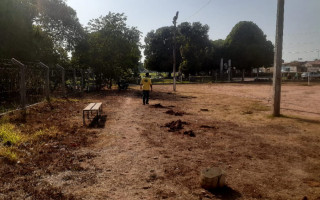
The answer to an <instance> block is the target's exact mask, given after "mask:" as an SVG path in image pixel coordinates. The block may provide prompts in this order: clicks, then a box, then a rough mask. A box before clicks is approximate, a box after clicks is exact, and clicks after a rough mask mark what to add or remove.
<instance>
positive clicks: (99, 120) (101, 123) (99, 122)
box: [89, 115, 107, 128]
mask: <svg viewBox="0 0 320 200" xmlns="http://www.w3.org/2000/svg"><path fill="white" fill-rule="evenodd" d="M106 121H107V115H101V116H95V117H94V118H93V119H92V121H91V122H90V124H89V128H104V127H105V125H106Z"/></svg>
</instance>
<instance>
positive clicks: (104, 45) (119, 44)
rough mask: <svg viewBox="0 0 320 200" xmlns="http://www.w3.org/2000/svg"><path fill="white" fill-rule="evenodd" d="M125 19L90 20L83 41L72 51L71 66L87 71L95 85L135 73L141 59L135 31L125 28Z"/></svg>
mask: <svg viewBox="0 0 320 200" xmlns="http://www.w3.org/2000/svg"><path fill="white" fill-rule="evenodd" d="M126 20H127V18H126V16H124V14H123V13H122V14H119V13H111V12H109V14H108V15H106V16H105V17H100V18H97V19H93V20H91V21H90V22H89V24H88V27H87V37H86V39H85V40H83V41H82V42H81V43H79V45H78V46H77V47H76V51H75V53H74V54H73V60H74V62H76V63H78V64H79V65H81V66H83V67H85V68H88V67H90V68H91V69H92V70H93V72H94V74H95V76H96V82H97V85H100V86H102V85H104V84H105V83H106V81H107V80H109V81H111V80H112V79H114V80H118V79H119V78H121V77H124V76H129V75H132V74H133V73H135V72H137V69H138V65H139V60H140V58H141V53H140V50H139V47H140V34H141V32H140V31H139V30H137V28H135V27H129V26H127V24H126Z"/></svg>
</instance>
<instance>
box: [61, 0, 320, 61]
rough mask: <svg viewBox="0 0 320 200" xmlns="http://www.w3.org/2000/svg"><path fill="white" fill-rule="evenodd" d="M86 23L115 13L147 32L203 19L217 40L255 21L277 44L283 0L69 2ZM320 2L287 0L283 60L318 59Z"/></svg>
mask: <svg viewBox="0 0 320 200" xmlns="http://www.w3.org/2000/svg"><path fill="white" fill-rule="evenodd" d="M67 4H68V5H69V6H71V7H72V8H73V9H75V10H76V11H77V14H78V18H79V20H80V22H81V24H83V25H87V23H88V22H89V20H90V19H95V18H98V17H100V16H105V15H107V14H108V12H109V11H111V12H117V13H125V15H126V16H127V17H128V20H127V24H128V25H129V26H135V27H137V28H138V29H139V30H140V31H141V32H142V33H143V34H142V38H141V42H142V43H144V42H143V41H144V36H145V35H146V34H147V33H148V32H150V31H151V30H156V29H158V28H160V27H162V26H170V25H172V19H173V16H174V15H175V13H176V11H179V18H178V21H177V23H178V24H180V23H181V22H185V21H188V22H198V21H199V22H201V23H202V24H207V25H209V27H210V30H209V37H210V39H211V40H217V39H225V38H226V37H227V35H228V34H229V33H230V31H231V29H232V28H233V26H234V25H235V24H236V23H238V22H239V21H253V22H254V23H256V24H257V25H258V26H259V27H260V28H261V29H262V31H263V32H264V33H265V34H266V35H267V38H268V40H271V41H272V42H273V43H274V40H275V29H276V11H277V0H67ZM319 10H320V0H286V1H285V22H284V49H283V59H284V60H285V61H286V62H288V61H293V60H298V58H301V59H302V60H304V61H306V60H314V59H316V58H318V59H319V57H318V51H319V50H320V12H319Z"/></svg>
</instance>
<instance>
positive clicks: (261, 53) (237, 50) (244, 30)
mask: <svg viewBox="0 0 320 200" xmlns="http://www.w3.org/2000/svg"><path fill="white" fill-rule="evenodd" d="M225 46H226V50H227V55H228V56H229V58H231V60H232V63H233V66H236V67H237V68H238V69H241V70H243V72H244V71H245V70H251V69H253V68H258V67H262V66H265V67H268V66H271V65H272V63H273V53H274V52H273V45H272V43H271V42H270V41H267V39H266V35H265V34H264V33H263V31H262V30H261V29H260V28H259V27H258V26H257V25H256V24H255V23H253V22H248V21H241V22H239V23H238V24H236V25H235V26H234V27H233V29H232V30H231V32H230V34H229V35H228V36H227V38H226V40H225Z"/></svg>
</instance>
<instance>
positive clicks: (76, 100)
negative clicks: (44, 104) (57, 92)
mask: <svg viewBox="0 0 320 200" xmlns="http://www.w3.org/2000/svg"><path fill="white" fill-rule="evenodd" d="M50 101H51V102H68V101H71V102H78V101H79V99H64V98H51V99H50Z"/></svg>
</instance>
